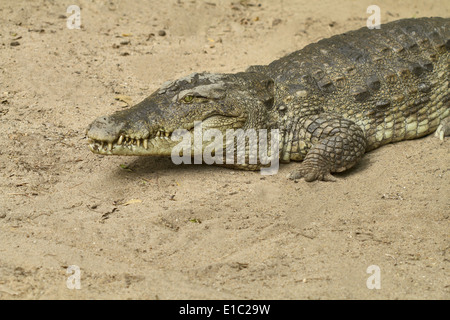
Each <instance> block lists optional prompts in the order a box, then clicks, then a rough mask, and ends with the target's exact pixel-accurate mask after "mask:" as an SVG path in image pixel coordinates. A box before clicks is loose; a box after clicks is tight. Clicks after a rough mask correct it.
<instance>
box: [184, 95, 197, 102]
mask: <svg viewBox="0 0 450 320" xmlns="http://www.w3.org/2000/svg"><path fill="white" fill-rule="evenodd" d="M192 100H194V96H191V95H187V96H185V97H184V98H183V102H186V103H191V102H192Z"/></svg>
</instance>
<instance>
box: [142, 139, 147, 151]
mask: <svg viewBox="0 0 450 320" xmlns="http://www.w3.org/2000/svg"><path fill="white" fill-rule="evenodd" d="M143 144H144V148H145V149H148V140H147V139H144V143H143Z"/></svg>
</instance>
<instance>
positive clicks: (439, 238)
mask: <svg viewBox="0 0 450 320" xmlns="http://www.w3.org/2000/svg"><path fill="white" fill-rule="evenodd" d="M71 4H76V5H79V6H80V7H81V23H82V28H81V29H79V30H76V29H73V30H71V29H68V28H67V27H66V17H68V16H69V14H67V13H66V9H67V7H68V6H69V5H71ZM371 4H373V3H372V1H350V0H348V1H339V2H338V1H330V0H323V1H288V0H285V1H258V0H249V1H240V2H239V1H238V0H233V2H231V1H213V0H208V1H201V0H181V1H174V0H173V1H131V0H123V1H118V0H111V1H98V0H97V1H94V0H91V1H87V0H82V1H75V0H74V1H72V0H71V1H55V0H53V1H43V0H38V1H17V0H2V1H1V5H0V132H2V139H1V140H0V146H1V148H0V169H1V171H0V186H1V194H0V298H1V299H55V298H56V299H109V298H113V299H116V298H117V299H129V298H135V299H339V298H343V299H384V298H387V299H419V298H424V299H449V298H450V277H449V260H450V244H449V215H450V203H449V198H450V197H449V192H450V171H449V163H450V152H449V151H450V143H449V141H448V140H446V141H444V142H443V143H442V142H440V141H439V139H436V138H435V137H433V136H428V137H425V138H423V139H419V140H413V141H406V142H400V143H397V144H392V145H388V146H385V147H383V148H380V149H377V150H375V151H373V152H370V153H368V154H367V155H366V156H365V157H364V159H363V161H362V162H361V163H360V164H359V165H358V166H357V167H355V168H354V169H352V170H349V171H348V172H346V173H344V174H339V175H337V177H338V181H337V182H334V183H331V182H313V183H306V182H304V181H303V180H301V181H298V183H294V182H292V181H289V180H287V179H286V175H287V174H288V173H289V172H290V171H291V170H292V169H293V168H294V167H295V163H291V164H286V165H282V166H281V168H280V171H279V173H278V174H277V175H273V176H266V177H263V176H262V175H260V174H259V173H257V172H244V171H233V170H229V169H225V168H219V167H213V166H207V165H190V166H189V165H185V166H176V165H174V164H173V163H172V162H171V160H170V158H138V157H102V156H98V155H95V154H92V153H91V152H90V151H89V149H88V146H87V140H86V138H85V136H84V134H85V128H86V127H87V125H88V124H89V123H90V122H91V121H92V120H93V119H95V118H96V117H98V116H100V115H103V114H109V113H112V112H114V111H116V110H120V109H122V108H124V105H125V104H126V103H124V102H123V101H119V100H116V97H118V96H128V97H130V98H131V99H132V101H133V103H136V102H139V101H140V100H142V99H144V98H145V97H146V96H148V95H149V94H150V93H152V92H153V91H154V90H156V89H157V88H158V87H159V86H160V85H161V84H162V83H163V82H165V81H167V80H169V79H175V78H178V77H181V76H185V75H187V74H190V73H192V72H194V71H210V72H238V71H243V70H245V68H246V67H247V66H249V65H252V64H267V63H269V62H271V61H272V60H275V59H277V58H280V57H282V56H283V55H285V54H287V53H290V52H292V51H295V50H297V49H301V48H302V47H304V46H305V45H307V44H309V43H311V42H315V41H318V40H319V39H321V38H324V37H329V36H331V35H334V34H338V33H342V32H345V31H348V30H352V29H356V28H360V27H363V26H365V24H366V19H367V17H368V16H369V14H367V13H366V8H367V7H368V6H369V5H371ZM377 4H378V5H379V6H380V8H381V18H382V19H381V21H382V22H383V23H384V22H388V21H393V20H397V19H401V18H410V17H421V16H443V17H449V16H450V4H449V2H448V0H442V1H396V2H394V1H378V2H377ZM161 30H164V31H165V35H162V33H160V31H161ZM125 100H126V99H125ZM71 265H76V266H78V267H79V268H80V270H81V278H80V281H81V282H80V283H81V289H80V290H76V289H73V290H71V289H69V288H68V287H67V282H66V280H67V278H68V276H69V275H68V274H67V267H68V266H71ZM371 265H377V266H379V268H380V272H381V289H379V290H376V289H374V290H370V289H368V288H367V286H366V280H367V278H368V277H369V276H370V274H368V273H367V272H366V270H367V268H368V267H369V266H371Z"/></svg>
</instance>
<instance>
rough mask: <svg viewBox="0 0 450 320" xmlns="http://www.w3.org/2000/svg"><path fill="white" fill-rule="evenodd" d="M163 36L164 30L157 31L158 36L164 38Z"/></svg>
mask: <svg viewBox="0 0 450 320" xmlns="http://www.w3.org/2000/svg"><path fill="white" fill-rule="evenodd" d="M165 35H166V32H165V31H164V30H159V31H158V36H160V37H164V36H165Z"/></svg>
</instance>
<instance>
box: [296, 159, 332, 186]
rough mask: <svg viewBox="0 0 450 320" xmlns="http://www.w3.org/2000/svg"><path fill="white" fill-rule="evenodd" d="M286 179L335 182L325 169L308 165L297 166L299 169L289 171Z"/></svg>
mask: <svg viewBox="0 0 450 320" xmlns="http://www.w3.org/2000/svg"><path fill="white" fill-rule="evenodd" d="M288 178H289V179H291V180H297V179H300V178H304V179H305V181H307V182H311V181H316V180H319V181H333V182H334V181H336V178H335V177H333V176H332V175H331V173H330V170H329V169H327V168H320V167H311V166H310V165H308V163H302V164H300V165H299V168H297V169H296V170H293V171H291V173H290V174H289V175H288Z"/></svg>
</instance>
